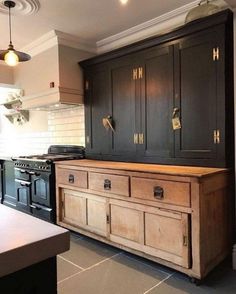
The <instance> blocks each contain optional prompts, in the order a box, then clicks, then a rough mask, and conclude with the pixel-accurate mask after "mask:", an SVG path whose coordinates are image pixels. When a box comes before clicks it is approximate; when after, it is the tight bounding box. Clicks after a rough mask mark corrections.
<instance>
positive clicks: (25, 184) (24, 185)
mask: <svg viewBox="0 0 236 294" xmlns="http://www.w3.org/2000/svg"><path fill="white" fill-rule="evenodd" d="M15 182H17V183H20V185H21V186H23V187H29V186H30V185H31V183H30V182H26V181H22V180H18V179H15Z"/></svg>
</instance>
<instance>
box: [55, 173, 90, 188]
mask: <svg viewBox="0 0 236 294" xmlns="http://www.w3.org/2000/svg"><path fill="white" fill-rule="evenodd" d="M56 181H57V184H63V185H70V186H74V187H78V188H84V189H87V188H88V173H87V172H86V171H80V170H70V169H61V168H60V169H57V171H56Z"/></svg>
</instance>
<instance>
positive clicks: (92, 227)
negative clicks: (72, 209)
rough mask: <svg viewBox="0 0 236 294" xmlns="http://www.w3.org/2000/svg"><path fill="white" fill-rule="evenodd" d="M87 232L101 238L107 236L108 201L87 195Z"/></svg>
mask: <svg viewBox="0 0 236 294" xmlns="http://www.w3.org/2000/svg"><path fill="white" fill-rule="evenodd" d="M86 197H87V230H88V231H90V232H93V233H96V234H98V235H101V236H107V231H108V230H107V208H108V205H107V201H108V200H107V199H106V198H104V197H99V196H94V195H87V196H86Z"/></svg>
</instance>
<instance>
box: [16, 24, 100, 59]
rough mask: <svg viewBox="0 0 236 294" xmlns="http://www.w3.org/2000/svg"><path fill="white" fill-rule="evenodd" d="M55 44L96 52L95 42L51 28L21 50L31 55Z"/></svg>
mask: <svg viewBox="0 0 236 294" xmlns="http://www.w3.org/2000/svg"><path fill="white" fill-rule="evenodd" d="M56 45H65V46H68V47H72V48H75V49H80V50H83V51H88V52H91V53H96V47H95V44H92V43H89V42H87V41H85V40H83V39H81V38H78V37H75V36H72V35H70V34H67V33H63V32H60V31H57V30H52V31H50V32H48V33H47V34H45V35H43V36H41V37H40V38H38V39H36V40H35V41H33V42H32V43H30V44H29V45H27V46H25V47H24V48H21V51H23V52H27V53H28V54H30V55H31V56H32V57H33V56H36V55H38V54H40V53H42V52H44V51H46V50H48V49H50V48H52V47H54V46H56Z"/></svg>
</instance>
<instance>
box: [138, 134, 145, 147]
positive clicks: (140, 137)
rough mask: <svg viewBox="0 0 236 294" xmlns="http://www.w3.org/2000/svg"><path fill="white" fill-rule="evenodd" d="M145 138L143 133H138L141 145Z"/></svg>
mask: <svg viewBox="0 0 236 294" xmlns="http://www.w3.org/2000/svg"><path fill="white" fill-rule="evenodd" d="M143 138H144V136H143V134H138V142H139V144H141V145H142V144H143V142H144V140H143Z"/></svg>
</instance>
